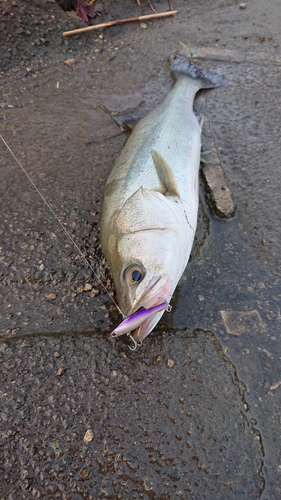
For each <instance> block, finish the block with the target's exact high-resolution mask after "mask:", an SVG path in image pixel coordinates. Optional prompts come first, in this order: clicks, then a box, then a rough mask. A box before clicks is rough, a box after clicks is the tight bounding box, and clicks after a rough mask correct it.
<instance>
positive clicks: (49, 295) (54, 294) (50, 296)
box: [47, 293, 57, 300]
mask: <svg viewBox="0 0 281 500" xmlns="http://www.w3.org/2000/svg"><path fill="white" fill-rule="evenodd" d="M47 297H48V299H51V300H56V298H57V294H56V293H48V295H47Z"/></svg>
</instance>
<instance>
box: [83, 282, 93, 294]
mask: <svg viewBox="0 0 281 500" xmlns="http://www.w3.org/2000/svg"><path fill="white" fill-rule="evenodd" d="M92 288H93V286H92V285H91V284H90V283H86V285H85V286H84V290H85V292H90V291H91V290H92Z"/></svg>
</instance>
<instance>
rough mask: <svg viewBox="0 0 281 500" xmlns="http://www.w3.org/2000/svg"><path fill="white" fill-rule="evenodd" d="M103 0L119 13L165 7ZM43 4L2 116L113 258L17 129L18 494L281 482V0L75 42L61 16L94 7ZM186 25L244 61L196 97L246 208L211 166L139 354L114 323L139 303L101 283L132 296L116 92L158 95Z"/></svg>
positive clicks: (4, 226) (231, 63)
mask: <svg viewBox="0 0 281 500" xmlns="http://www.w3.org/2000/svg"><path fill="white" fill-rule="evenodd" d="M135 3H136V2H135ZM153 3H154V5H155V7H156V8H157V10H159V11H160V10H164V9H166V8H167V6H166V2H156V1H155V2H153ZM4 4H5V5H4ZM18 4H19V7H20V6H21V5H20V4H21V3H20V2H19V3H18ZM104 4H106V6H107V8H108V12H109V14H108V16H110V15H111V16H112V17H114V16H116V17H125V16H129V15H137V14H145V13H148V10H149V8H148V6H147V5H146V4H145V2H144V1H143V2H142V6H141V7H139V6H138V5H137V3H136V5H135V4H134V2H129V1H128V2H124V3H123V5H122V3H118V2H113V3H112V5H111V3H110V2H101V5H102V6H103V5H104ZM164 4H165V5H164ZM32 5H33V7H34V9H35V10H34V12H35V14H36V16H35V14H34V16H35V17H32V16H31V18H32V19H37V20H38V19H39V20H40V16H39V13H40V12H41V10H42V17H41V19H44V23H45V24H44V25H43V27H44V30H45V31H46V33H47V34H45V35H44V36H45V38H46V40H47V41H48V44H45V43H43V42H41V45H40V44H39V45H38V44H37V45H36V44H35V40H36V39H35V38H33V36H34V34H33V33H31V34H30V35H27V36H25V35H24V34H23V35H22V36H23V45H22V47H23V49H22V59H20V57H19V54H20V53H21V52H20V48H19V45H16V44H15V47H17V52H15V53H14V54H12V56H11V57H9V58H7V60H6V59H3V61H4V62H3V68H5V71H2V73H1V75H2V78H1V94H2V95H1V108H2V119H1V121H0V133H1V134H2V135H3V137H4V138H5V140H6V141H7V142H8V144H9V146H10V147H11V148H12V150H13V152H14V153H15V154H16V156H17V158H18V159H19V161H20V162H21V163H22V165H23V166H24V168H25V169H26V170H27V172H28V174H29V175H30V176H31V177H32V179H33V181H34V182H35V183H36V185H37V186H38V188H39V189H40V191H41V192H42V194H43V195H44V196H45V197H46V199H47V200H48V202H49V203H50V205H51V207H52V208H53V210H54V211H55V213H56V214H57V216H58V217H59V220H60V221H61V223H62V224H63V225H64V226H65V227H66V228H67V230H68V231H69V232H70V234H71V236H72V237H73V238H74V239H75V241H76V243H77V245H78V246H79V247H80V248H81V250H82V252H83V254H84V255H86V256H87V258H89V259H90V261H91V264H92V265H93V267H94V269H95V272H96V275H94V274H93V273H92V271H91V270H89V269H87V268H86V267H85V264H84V262H83V260H82V259H81V258H80V257H79V256H78V255H77V252H76V250H75V249H74V248H73V246H72V243H71V241H70V240H69V239H68V238H67V236H66V235H65V234H64V233H63V231H62V228H61V227H60V226H59V224H58V223H57V222H56V221H55V220H54V218H53V216H52V215H51V213H50V212H49V211H48V208H47V207H46V206H45V205H44V203H43V201H42V200H41V198H40V197H39V196H38V194H37V193H36V191H35V190H34V188H33V187H32V185H31V184H30V182H29V181H28V179H27V178H26V177H25V175H24V173H23V172H22V171H21V170H20V167H19V166H18V165H17V163H16V161H15V160H14V158H13V157H12V155H11V154H10V153H9V151H8V150H7V148H5V147H4V144H1V147H0V155H1V156H0V159H1V185H0V189H1V195H0V205H1V225H0V250H1V254H0V255H1V257H0V259H1V261H0V286H1V294H0V297H1V298H0V308H1V309H0V335H1V343H0V355H1V380H2V384H1V388H0V389H1V400H2V402H1V404H2V408H1V412H2V417H1V435H0V437H1V450H2V451H1V455H0V468H1V475H0V498H1V499H5V500H6V499H19V498H50V499H51V498H63V499H72V498H73V499H80V498H81V499H97V498H111V499H113V498H114V499H115V498H120V499H121V498H122V499H129V498H136V499H138V498H144V499H146V498H147V499H174V498H182V499H186V498H198V499H202V498H208V499H218V498H219V499H226V498H229V499H237V498H239V499H240V498H241V499H257V498H262V499H264V500H265V499H267V500H271V499H272V500H273V499H274V500H275V499H278V498H280V493H281V454H280V431H279V429H280V424H281V420H280V418H281V417H280V406H281V396H280V391H281V369H280V359H281V336H280V331H281V313H280V301H281V263H280V250H281V243H280V242H281V223H280V222H281V221H280V208H281V207H280V205H281V197H280V191H281V181H280V167H279V158H280V157H281V151H280V149H281V146H280V140H279V135H280V133H279V131H280V119H281V101H280V91H279V89H280V78H281V57H280V43H281V36H280V29H279V25H280V23H279V22H278V12H279V9H280V8H279V4H278V2H277V0H276V1H271V2H269V1H264V0H263V1H250V2H247V5H246V8H245V9H241V8H239V3H235V4H234V3H233V2H232V1H227V0H226V1H219V0H214V1H213V2H212V6H211V7H209V6H207V5H205V2H203V1H202V2H198V1H196V2H195V1H191V2H188V3H187V2H184V1H182V0H178V1H173V8H175V9H178V14H177V16H175V17H174V18H173V19H170V20H169V19H166V20H160V21H159V20H158V21H153V22H151V23H149V22H147V23H146V27H144V26H143V27H141V26H140V25H139V24H130V25H124V26H122V27H114V28H112V29H110V30H108V31H104V32H103V34H102V36H101V33H100V32H99V33H92V34H85V35H83V36H82V35H81V36H80V37H78V38H77V37H76V38H75V39H68V40H67V42H66V41H64V40H61V38H60V37H61V32H62V31H64V30H65V29H67V28H69V29H71V28H73V27H75V26H80V25H81V23H80V21H78V22H77V23H76V22H75V20H74V18H73V16H72V15H69V14H64V13H63V12H62V11H60V9H59V8H58V7H57V6H56V5H55V4H54V3H53V2H39V1H37V2H34V4H33V3H32ZM0 6H1V8H4V7H5V8H6V3H5V2H3V1H2V2H0ZM3 6H4V7H3ZM36 9H37V10H36ZM40 9H41V10H40ZM49 9H50V11H49ZM24 12H26V11H24ZM32 12H33V11H32ZM50 12H51V14H52V15H53V16H54V18H55V21H54V24H52V23H51V15H50V19H49V18H48V16H47V15H46V13H49V14H50ZM104 15H105V14H104ZM5 16H6V14H5V15H3V19H4V21H3V22H5V23H6V21H7V17H5ZM21 16H22V17H24V13H22V14H21ZM44 16H45V17H44ZM71 16H72V17H71ZM105 17H106V15H105ZM1 21H2V18H1ZM26 22H27V21H26ZM36 26H37V27H38V24H36ZM49 26H50V30H49V31H48V27H49ZM51 26H52V27H51ZM54 26H56V29H57V31H56V30H55V29H54ZM60 28H61V31H59V30H60ZM42 29H43V28H42ZM20 35H21V34H20V33H18V38H20ZM13 36H14V35H13ZM28 36H30V37H31V38H30V40H31V42H32V43H33V45H31V44H30V48H28V45H24V44H25V43H26V44H27V41H26V40H27V38H28ZM38 36H39V35H38ZM48 37H49V38H48ZM41 38H42V37H41ZM45 38H44V37H43V39H45ZM38 39H39V41H40V38H38ZM7 40H9V38H7ZM179 41H181V42H182V43H184V44H185V45H187V46H190V50H191V52H192V55H193V57H196V59H197V60H198V64H199V66H200V67H202V68H206V69H207V70H211V71H213V72H218V73H220V74H223V75H224V76H226V77H227V78H228V85H226V86H225V87H222V88H220V89H216V90H213V91H210V92H205V93H202V94H201V95H200V96H199V97H198V99H197V102H196V110H197V112H198V113H205V114H206V115H207V116H208V119H209V120H210V124H211V129H212V134H213V137H214V140H215V143H216V148H217V151H218V154H219V158H220V162H221V166H222V168H223V170H224V172H225V173H226V175H227V177H228V181H229V186H230V188H231V191H232V193H233V195H234V199H235V203H236V215H235V217H233V218H231V219H229V220H225V219H221V218H219V217H217V216H214V215H212V213H211V211H210V208H209V206H208V192H207V190H206V186H205V185H204V183H203V180H202V182H201V206H200V214H199V225H198V232H197V237H196V241H195V245H194V249H193V253H192V257H191V260H190V263H189V265H188V267H187V269H186V271H185V273H184V276H183V278H182V280H181V282H180V284H179V286H178V288H177V290H176V293H175V297H174V298H173V301H172V305H173V310H172V312H171V313H170V314H165V315H164V317H163V320H162V321H161V323H160V324H159V326H158V327H157V328H156V329H155V331H154V332H153V334H151V335H150V336H149V337H148V338H147V339H146V341H145V343H144V346H143V347H142V348H141V349H140V350H139V351H138V352H136V353H131V352H130V350H129V349H128V346H127V345H126V343H125V342H123V341H122V340H112V339H110V338H109V332H110V330H111V329H112V328H113V327H114V326H116V324H117V323H118V322H119V321H120V317H119V315H118V312H117V311H116V308H115V306H114V304H113V303H112V302H111V299H110V297H109V296H108V294H107V293H105V292H104V290H103V289H102V287H101V285H100V283H99V281H98V278H101V279H102V280H103V283H105V284H106V286H107V288H108V290H109V292H110V294H114V286H113V283H112V280H111V276H110V272H109V270H108V268H107V265H106V263H105V261H104V259H103V255H102V252H101V249H100V244H99V211H100V204H101V193H102V188H103V186H104V183H105V180H106V177H107V175H108V172H109V169H110V167H111V164H112V162H113V160H114V158H115V157H116V155H117V154H118V151H119V150H120V148H121V147H122V145H123V144H124V141H125V139H126V137H124V136H123V135H119V136H117V137H112V138H110V137H111V136H112V135H114V134H116V133H117V132H118V129H117V128H116V126H115V125H114V123H113V122H112V121H111V120H110V119H109V117H108V116H107V115H106V114H105V113H104V112H103V111H102V110H101V109H100V107H99V106H100V105H106V106H107V107H108V108H109V109H111V110H119V111H126V110H128V109H129V108H134V107H136V106H137V105H138V104H139V103H140V102H141V101H144V103H143V107H144V110H149V109H151V108H152V107H154V106H155V105H156V104H157V103H158V102H160V101H161V99H162V98H163V97H164V96H165V95H166V93H167V92H168V91H169V89H170V88H171V86H172V78H171V75H170V72H169V67H168V64H167V57H168V56H169V55H170V54H171V53H172V52H174V51H175V50H177V49H178V48H179V49H180V50H181V51H184V48H183V47H182V46H181V45H180V44H179V43H178V42H179ZM7 43H8V42H7ZM31 47H32V48H31ZM34 47H35V48H36V50H35V51H34ZM28 51H34V53H33V55H31V54H29V52H28ZM40 58H41V59H42V64H41V63H40ZM70 58H72V59H74V60H75V62H74V63H71V64H70V65H69V64H68V65H66V64H64V61H65V60H67V59H70ZM40 64H41V66H40ZM205 159H206V161H207V164H208V155H206V156H205Z"/></svg>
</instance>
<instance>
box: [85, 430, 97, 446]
mask: <svg viewBox="0 0 281 500" xmlns="http://www.w3.org/2000/svg"><path fill="white" fill-rule="evenodd" d="M94 437H95V436H94V433H93V431H92V429H88V430H87V431H86V432H85V434H84V437H83V441H85V443H90V442H91V441H93V439H94Z"/></svg>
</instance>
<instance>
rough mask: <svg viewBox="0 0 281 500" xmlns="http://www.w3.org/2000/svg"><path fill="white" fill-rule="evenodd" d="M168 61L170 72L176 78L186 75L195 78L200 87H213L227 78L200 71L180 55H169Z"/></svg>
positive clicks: (222, 83) (219, 84) (221, 83)
mask: <svg viewBox="0 0 281 500" xmlns="http://www.w3.org/2000/svg"><path fill="white" fill-rule="evenodd" d="M169 61H170V66H171V71H172V74H173V75H174V77H175V78H176V80H178V79H179V78H182V77H183V76H187V77H189V78H192V79H193V80H197V82H198V84H199V83H200V88H202V89H213V88H216V87H220V86H221V85H224V84H226V83H227V79H226V78H224V77H223V76H221V75H217V74H215V73H208V72H207V71H202V70H201V69H199V68H197V67H196V66H194V64H191V63H190V62H189V61H188V60H187V59H185V58H184V57H182V56H177V55H176V56H171V57H170V59H169Z"/></svg>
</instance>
